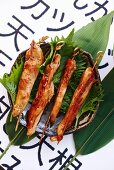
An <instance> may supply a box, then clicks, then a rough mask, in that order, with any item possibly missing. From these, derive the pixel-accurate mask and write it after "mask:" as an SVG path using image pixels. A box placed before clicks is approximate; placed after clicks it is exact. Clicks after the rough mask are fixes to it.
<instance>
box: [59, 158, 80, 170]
mask: <svg viewBox="0 0 114 170" xmlns="http://www.w3.org/2000/svg"><path fill="white" fill-rule="evenodd" d="M72 158H73V155H70V156H69V157H68V158H67V159H66V161H65V162H64V164H63V165H62V166H61V167H60V168H59V170H63V169H64V167H65V166H66V164H67V163H68V162H69V161H70V160H71V159H72ZM71 166H72V167H73V168H74V170H78V169H79V168H80V167H81V166H82V163H81V162H80V161H79V160H78V159H77V158H75V160H74V161H73V163H72V164H71ZM67 170H70V169H69V168H67Z"/></svg>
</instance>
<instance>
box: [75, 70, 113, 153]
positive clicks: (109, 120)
mask: <svg viewBox="0 0 114 170" xmlns="http://www.w3.org/2000/svg"><path fill="white" fill-rule="evenodd" d="M102 86H103V88H104V97H103V101H102V102H101V104H100V107H99V109H98V112H97V114H96V116H95V119H94V121H93V122H92V123H91V124H90V125H89V126H88V127H86V128H84V129H82V130H80V131H78V132H76V133H74V141H75V146H76V150H77V152H78V151H79V154H83V155H85V154H89V153H91V152H94V151H96V150H98V149H99V148H101V147H103V146H104V145H106V144H107V143H108V142H110V141H111V140H112V139H114V127H113V125H114V69H112V71H111V72H110V73H109V74H108V76H106V78H105V79H104V80H103V82H102Z"/></svg>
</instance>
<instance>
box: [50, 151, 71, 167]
mask: <svg viewBox="0 0 114 170" xmlns="http://www.w3.org/2000/svg"><path fill="white" fill-rule="evenodd" d="M67 151H68V149H67V148H66V149H65V150H64V151H63V152H60V151H58V153H59V156H57V157H55V158H53V159H50V160H49V162H50V163H51V162H54V163H53V165H52V166H51V168H50V169H49V170H53V169H54V167H55V166H56V165H57V164H58V163H59V165H62V160H63V158H65V159H66V156H65V153H66V152H67Z"/></svg>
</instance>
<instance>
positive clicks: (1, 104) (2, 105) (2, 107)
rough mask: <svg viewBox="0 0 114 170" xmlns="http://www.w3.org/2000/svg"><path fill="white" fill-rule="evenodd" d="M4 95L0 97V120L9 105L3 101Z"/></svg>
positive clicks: (8, 108)
mask: <svg viewBox="0 0 114 170" xmlns="http://www.w3.org/2000/svg"><path fill="white" fill-rule="evenodd" d="M4 98H5V96H2V97H1V98H0V120H1V119H2V118H3V117H4V116H5V114H6V113H7V112H8V111H9V110H10V106H9V105H8V104H7V103H6V102H5V101H4Z"/></svg>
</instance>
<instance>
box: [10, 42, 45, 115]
mask: <svg viewBox="0 0 114 170" xmlns="http://www.w3.org/2000/svg"><path fill="white" fill-rule="evenodd" d="M43 62H44V56H43V52H42V49H41V48H40V46H39V44H36V42H35V41H34V40H33V41H32V43H31V47H30V49H29V50H28V51H27V52H26V55H25V63H24V68H23V71H22V75H21V78H20V81H19V85H18V92H17V96H16V101H15V104H14V106H13V110H12V115H13V117H15V116H20V115H21V113H22V112H23V110H24V109H25V107H26V105H27V103H28V101H29V98H30V93H31V90H32V87H33V85H34V82H35V80H36V78H37V76H38V73H39V71H38V65H41V64H42V63H43Z"/></svg>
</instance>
